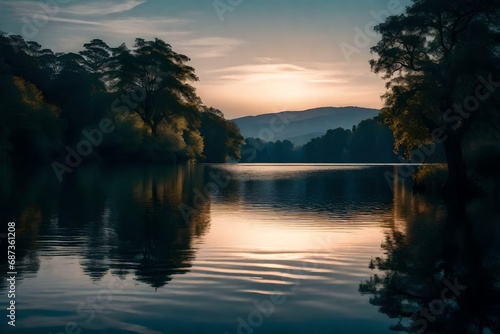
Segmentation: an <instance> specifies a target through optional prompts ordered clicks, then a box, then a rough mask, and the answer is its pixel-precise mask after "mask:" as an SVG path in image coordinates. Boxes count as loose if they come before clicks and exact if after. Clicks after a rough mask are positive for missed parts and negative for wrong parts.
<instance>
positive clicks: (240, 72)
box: [208, 63, 349, 84]
mask: <svg viewBox="0 0 500 334" xmlns="http://www.w3.org/2000/svg"><path fill="white" fill-rule="evenodd" d="M208 73H212V74H215V75H216V76H217V75H218V79H219V80H234V81H238V82H241V83H244V82H259V81H269V80H297V81H302V82H310V83H329V84H343V83H348V82H349V77H348V75H347V73H345V72H344V71H341V70H338V69H332V68H331V66H329V67H322V68H321V67H320V68H312V67H310V68H308V67H305V66H299V65H295V64H288V63H279V64H247V65H239V66H231V67H225V68H221V69H217V70H212V71H209V72H208Z"/></svg>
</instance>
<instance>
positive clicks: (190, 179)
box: [0, 165, 447, 334]
mask: <svg viewBox="0 0 500 334" xmlns="http://www.w3.org/2000/svg"><path fill="white" fill-rule="evenodd" d="M388 172H389V173H397V172H398V169H397V167H395V166H358V165H349V166H339V165H317V166H314V165H312V166H311V165H187V166H167V167H165V166H163V167H134V168H121V169H120V168H115V169H112V170H111V169H102V168H99V167H96V166H88V167H81V168H80V169H78V170H77V171H75V173H73V174H71V175H68V177H67V178H66V179H65V180H64V182H63V183H62V184H59V183H58V182H57V179H56V178H55V177H54V175H52V173H53V172H52V171H51V170H41V171H40V170H39V171H35V172H32V173H29V174H26V173H21V172H19V171H18V172H16V171H12V170H5V169H4V170H2V174H1V176H0V177H1V179H0V182H1V183H2V188H1V190H0V199H1V204H0V212H1V217H0V218H1V220H2V221H16V222H17V245H18V247H17V248H18V250H17V261H18V273H19V276H18V293H17V299H16V301H17V303H18V304H17V306H18V316H19V317H18V319H17V326H16V328H15V331H13V330H11V329H10V328H7V326H6V324H5V322H3V323H1V324H0V330H1V332H2V333H10V332H12V333H13V332H15V333H50V332H52V333H59V332H64V331H65V326H66V325H67V324H70V325H75V326H77V328H78V329H81V330H82V333H221V334H224V333H230V334H232V333H263V334H266V333H283V334H286V333H297V334H298V333H300V334H302V333H311V334H320V333H332V332H336V333H365V332H370V333H387V332H389V327H390V326H391V325H393V324H394V321H393V319H390V318H389V317H388V316H387V313H386V312H383V311H382V312H379V309H378V308H377V307H374V306H373V305H375V304H376V303H373V300H371V299H370V298H372V297H373V295H370V294H369V293H366V291H363V285H362V284H361V285H360V283H363V282H365V281H366V280H368V279H369V278H370V277H372V276H373V275H374V274H377V275H380V276H381V277H383V275H384V274H385V273H386V270H388V269H389V266H387V265H386V266H385V267H384V266H382V267H380V268H373V267H372V269H370V268H369V264H370V261H372V260H375V259H376V258H377V257H379V258H383V257H384V256H385V255H387V254H390V252H389V253H388V252H387V249H383V248H381V244H383V243H384V242H386V240H387V238H388V237H391V236H393V235H394V232H395V231H396V232H399V233H402V234H403V235H405V236H407V238H409V239H408V243H410V244H411V242H413V243H415V242H417V241H418V242H419V243H425V242H427V241H425V236H427V237H428V239H429V240H428V242H434V243H435V242H436V240H435V239H432V238H436V237H438V236H439V231H441V230H440V229H439V227H440V226H441V224H444V223H443V222H445V221H446V216H447V215H446V209H447V208H446V206H445V204H444V203H443V202H442V201H441V200H440V199H438V198H423V197H420V196H414V195H413V194H412V193H411V191H410V190H408V189H407V188H406V187H405V186H403V185H401V184H396V185H394V184H391V181H388V180H387V178H386V175H387V174H386V173H388ZM26 175H29V177H26ZM207 185H208V186H207ZM214 185H217V186H216V187H215V186H214ZM432 231H438V232H432ZM411 236H418V238H416V239H411ZM415 240H416V241H415ZM412 250H413V251H414V252H417V250H415V249H414V248H412ZM384 253H385V254H384ZM2 259H3V260H5V259H4V258H2ZM434 260H436V259H435V258H432V259H431V260H429V261H431V262H432V261H434ZM0 270H2V272H6V264H5V261H2V265H1V267H0ZM391 270H394V271H397V270H399V269H398V268H392V269H391ZM0 291H1V293H2V294H3V295H5V292H6V284H5V282H1V283H0ZM360 291H361V292H363V293H360ZM371 292H374V291H371ZM372 304H373V305H372ZM0 307H1V308H2V309H5V308H6V298H2V299H1V300H0ZM384 313H385V314H384Z"/></svg>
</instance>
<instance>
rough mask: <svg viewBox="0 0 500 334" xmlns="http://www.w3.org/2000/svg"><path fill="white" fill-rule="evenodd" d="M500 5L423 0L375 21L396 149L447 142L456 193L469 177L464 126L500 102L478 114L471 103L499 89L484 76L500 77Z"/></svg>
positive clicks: (377, 65)
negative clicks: (465, 161)
mask: <svg viewBox="0 0 500 334" xmlns="http://www.w3.org/2000/svg"><path fill="white" fill-rule="evenodd" d="M499 13H500V2H499V1H498V0H484V1H483V0H481V1H471V0H446V1H445V0H442V1H436V0H415V1H414V3H413V5H412V6H410V7H408V8H407V10H406V12H405V13H404V14H401V15H397V16H391V17H389V18H388V19H387V20H386V21H385V22H384V23H381V24H379V25H378V26H376V27H375V30H376V31H377V32H378V33H380V34H381V35H382V39H381V40H380V42H379V43H378V44H377V45H376V46H374V47H373V48H372V52H373V53H376V54H378V55H379V58H378V59H374V60H372V61H371V62H370V63H371V67H372V70H373V71H374V72H375V73H382V74H383V75H384V76H383V77H384V79H388V83H387V88H388V91H387V93H386V94H385V95H384V96H383V98H384V100H385V107H384V108H383V110H382V113H381V115H382V118H383V121H384V123H385V124H387V125H388V126H389V127H390V128H391V129H392V130H393V132H394V136H395V140H396V142H395V146H396V147H395V149H396V151H397V150H398V148H399V147H401V146H405V147H406V152H405V153H406V155H407V156H408V157H409V155H410V154H411V151H412V150H413V149H414V148H416V147H419V146H421V145H424V144H427V143H430V142H433V141H434V142H438V143H440V142H442V143H443V146H444V150H445V154H446V159H447V163H448V172H449V174H448V175H449V176H448V181H447V182H446V188H447V189H448V190H449V191H450V193H459V192H458V191H453V190H460V189H463V187H464V186H465V185H466V179H467V177H466V174H467V170H466V166H465V163H464V158H463V152H462V140H463V136H464V134H465V133H466V132H467V131H469V130H470V129H471V126H472V124H473V123H474V122H475V121H477V120H478V119H481V118H484V117H489V114H491V112H493V113H494V112H496V111H497V110H498V108H497V107H498V99H497V97H493V96H491V98H489V99H488V100H487V101H481V104H480V105H476V106H474V108H473V109H475V110H474V113H473V114H472V113H471V112H468V111H465V110H464V109H466V110H467V109H468V110H472V108H471V102H474V104H475V102H476V100H479V99H475V100H474V99H473V98H472V97H476V95H477V94H478V92H479V94H481V95H482V96H486V95H488V96H489V95H492V94H491V93H490V94H487V93H488V90H489V89H491V88H492V85H487V84H486V85H485V84H484V81H492V82H495V81H498V79H499V68H500V67H499V64H500V63H499V53H498V47H499V42H500V37H499V28H500V25H499V23H500V20H498V18H499V17H500V16H499ZM478 78H479V79H478ZM479 87H480V88H479ZM464 106H465V108H464Z"/></svg>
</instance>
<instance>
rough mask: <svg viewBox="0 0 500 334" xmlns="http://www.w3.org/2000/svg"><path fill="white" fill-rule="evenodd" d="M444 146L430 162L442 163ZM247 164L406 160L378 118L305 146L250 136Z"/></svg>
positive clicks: (244, 151) (332, 132)
mask: <svg viewBox="0 0 500 334" xmlns="http://www.w3.org/2000/svg"><path fill="white" fill-rule="evenodd" d="M442 161H444V157H443V154H442V148H441V147H438V149H437V150H436V152H435V153H434V154H433V155H432V156H429V157H427V162H442ZM241 162H245V163H269V162H273V163H293V162H298V163H342V162H344V163H368V162H369V163H399V162H405V159H403V158H402V157H401V155H397V154H395V153H394V136H393V134H392V131H391V130H390V129H389V128H388V127H387V126H385V125H380V124H379V122H378V121H377V120H376V119H368V120H365V121H362V122H361V123H360V124H359V125H357V126H354V127H353V128H352V130H346V129H343V128H337V129H332V130H328V131H327V132H326V134H324V135H323V136H321V137H318V138H314V139H312V140H311V141H309V142H308V143H307V144H305V145H304V146H297V147H296V146H294V144H293V143H292V142H290V141H289V140H283V141H276V142H265V141H263V140H261V139H259V138H247V139H246V140H245V144H244V145H243V146H242V148H241Z"/></svg>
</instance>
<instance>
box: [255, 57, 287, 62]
mask: <svg viewBox="0 0 500 334" xmlns="http://www.w3.org/2000/svg"><path fill="white" fill-rule="evenodd" d="M255 60H256V61H258V62H259V63H275V62H279V61H282V60H281V59H279V58H270V57H256V58H255Z"/></svg>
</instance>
